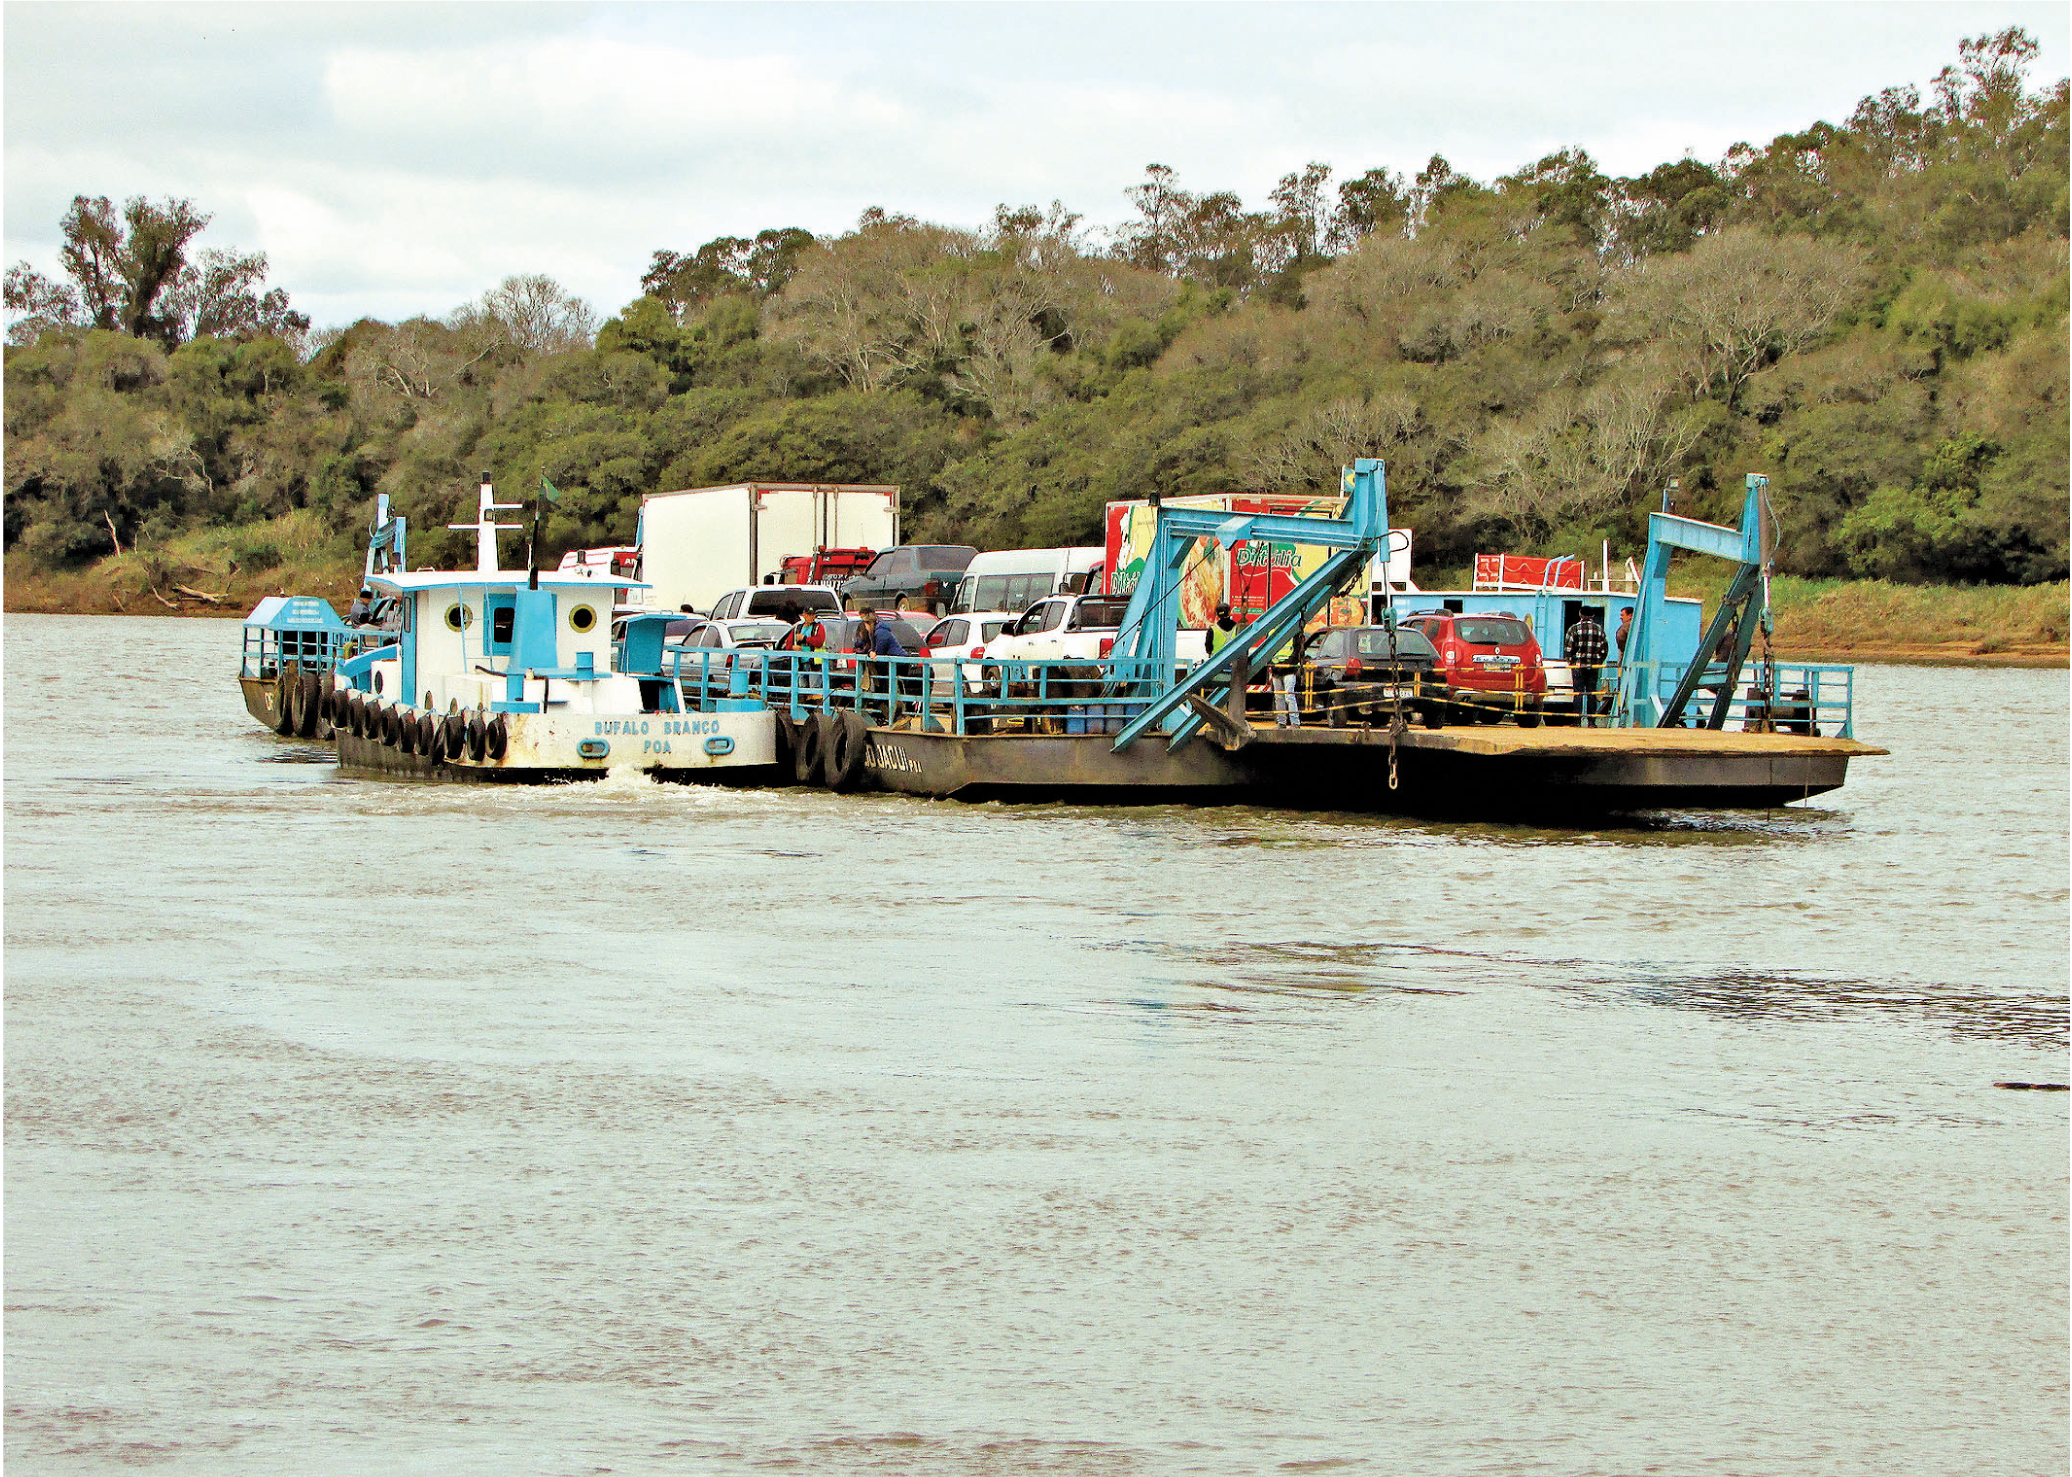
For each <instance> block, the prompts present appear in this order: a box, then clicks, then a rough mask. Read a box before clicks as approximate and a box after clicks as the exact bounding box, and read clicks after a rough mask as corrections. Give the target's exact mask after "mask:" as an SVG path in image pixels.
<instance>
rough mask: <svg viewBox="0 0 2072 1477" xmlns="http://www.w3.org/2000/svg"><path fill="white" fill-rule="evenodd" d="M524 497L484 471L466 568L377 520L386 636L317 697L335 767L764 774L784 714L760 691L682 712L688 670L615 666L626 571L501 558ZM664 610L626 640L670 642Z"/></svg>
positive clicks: (481, 773)
mask: <svg viewBox="0 0 2072 1477" xmlns="http://www.w3.org/2000/svg"><path fill="white" fill-rule="evenodd" d="M515 506H517V505H516V504H508V503H498V502H496V501H495V494H494V492H493V491H492V490H491V488H490V485H489V482H488V480H487V479H486V478H485V479H484V481H483V483H482V490H481V500H480V506H479V511H478V514H477V517H476V521H475V522H474V523H472V524H454V525H451V526H453V527H455V528H462V529H473V530H474V531H475V535H476V551H477V554H476V567H475V569H474V570H472V571H470V572H467V573H456V572H452V571H437V570H418V571H414V572H413V571H409V570H408V569H407V567H406V566H405V563H404V559H403V540H404V527H403V520H402V519H400V518H395V519H386V520H384V521H383V522H382V523H381V525H380V526H378V527H377V528H376V530H375V538H374V544H375V548H374V549H371V550H370V553H369V559H368V572H367V575H366V585H367V587H368V588H369V589H370V590H371V591H372V592H373V594H374V596H375V608H376V611H377V612H378V624H379V627H380V630H381V634H380V636H379V637H378V638H377V640H378V642H379V644H373V643H367V644H366V649H363V650H361V651H360V652H359V654H358V655H355V656H351V657H348V658H345V659H343V660H340V661H338V662H337V663H336V665H335V667H334V668H333V670H332V674H331V678H330V681H331V690H330V692H329V693H328V694H327V695H326V696H325V698H324V699H323V700H322V702H321V704H320V707H321V720H320V721H322V722H326V723H328V724H329V725H330V726H331V728H332V729H333V733H334V737H335V739H336V741H337V744H338V762H339V764H340V766H342V767H344V768H348V769H361V770H379V771H385V772H389V773H399V774H412V775H424V776H428V777H437V778H442V779H453V780H479V781H492V780H494V781H515V782H521V783H523V782H535V783H536V782H540V781H547V780H574V779H598V778H601V777H603V776H604V775H605V774H607V773H609V772H610V771H612V770H615V769H622V770H623V769H635V770H641V771H644V772H646V773H648V774H650V775H652V776H654V777H655V778H657V779H722V778H738V779H742V780H748V781H754V780H756V779H758V778H760V777H761V773H759V772H767V771H768V770H769V768H770V766H773V765H774V764H775V763H776V760H777V752H776V742H777V740H776V718H775V716H774V715H773V714H772V713H771V712H770V711H769V710H768V709H767V708H764V707H763V706H762V705H761V704H759V703H748V702H743V703H741V704H739V705H738V707H735V708H731V709H729V710H727V711H714V712H704V713H697V712H685V711H683V708H684V704H683V702H682V698H681V693H680V688H679V686H678V684H677V683H675V682H673V681H659V680H653V679H652V678H650V679H645V680H644V679H643V678H642V677H640V676H637V675H626V674H624V673H621V672H618V671H615V670H613V666H612V640H613V632H612V598H613V596H614V594H615V593H616V592H617V591H618V590H619V589H621V588H625V587H626V583H627V582H626V581H625V580H623V579H619V578H614V579H613V580H612V581H611V582H610V583H605V582H603V581H600V580H597V579H593V578H591V577H590V576H589V573H588V572H582V573H576V572H558V573H550V574H542V573H540V572H539V570H538V569H537V568H534V569H529V570H506V569H499V568H498V567H497V551H496V535H497V533H498V531H499V529H506V528H514V527H518V526H520V525H514V524H498V523H497V522H496V521H495V520H496V514H497V513H498V512H499V511H502V510H504V509H507V508H511V507H515ZM376 551H379V553H380V555H381V557H379V558H377V557H376ZM667 621H668V617H667V616H666V615H655V616H639V617H635V618H634V619H633V620H632V621H630V622H628V626H629V630H628V631H627V633H626V639H627V640H628V641H629V643H631V644H633V645H636V646H638V645H645V644H649V643H651V644H653V645H654V646H655V647H656V648H657V649H658V650H659V648H660V645H661V638H662V628H663V626H664V625H666V623H667ZM649 626H652V627H653V629H652V630H651V631H650V630H648V629H647V627H649ZM347 629H348V630H351V629H353V628H351V627H348V628H347Z"/></svg>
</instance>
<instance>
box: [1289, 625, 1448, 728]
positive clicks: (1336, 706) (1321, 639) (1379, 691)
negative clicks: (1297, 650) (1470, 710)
mask: <svg viewBox="0 0 2072 1477" xmlns="http://www.w3.org/2000/svg"><path fill="white" fill-rule="evenodd" d="M1303 659H1304V660H1305V661H1307V662H1308V663H1309V664H1310V672H1311V678H1310V680H1311V691H1312V695H1313V697H1312V700H1313V701H1314V702H1315V704H1316V706H1317V707H1319V708H1321V709H1323V711H1324V719H1325V722H1327V723H1329V724H1330V725H1331V726H1332V727H1333V728H1338V727H1342V726H1344V725H1345V724H1346V723H1347V722H1348V721H1350V720H1352V719H1354V718H1359V719H1361V720H1362V721H1364V722H1368V723H1374V722H1379V721H1385V720H1386V719H1387V717H1388V709H1386V708H1385V707H1382V706H1381V704H1383V703H1386V702H1389V701H1392V700H1400V701H1402V702H1403V703H1404V704H1406V710H1407V711H1409V712H1413V713H1415V714H1416V715H1417V716H1418V717H1419V718H1421V719H1423V720H1424V724H1425V726H1426V727H1427V728H1438V727H1440V726H1442V725H1443V724H1444V723H1445V721H1446V701H1445V696H1444V693H1443V691H1442V683H1443V679H1442V678H1441V677H1440V676H1439V675H1438V672H1439V653H1438V650H1437V649H1436V648H1435V647H1433V645H1432V643H1431V642H1430V641H1428V640H1426V639H1425V637H1424V634H1423V633H1422V632H1420V631H1413V630H1409V629H1407V628H1405V627H1403V626H1400V625H1399V626H1398V627H1397V628H1396V629H1395V630H1394V631H1393V632H1391V631H1390V630H1389V628H1388V627H1387V626H1332V627H1330V628H1328V629H1326V630H1322V631H1318V632H1317V633H1316V634H1315V635H1313V636H1311V637H1310V638H1309V644H1308V646H1306V647H1305V648H1304V649H1303Z"/></svg>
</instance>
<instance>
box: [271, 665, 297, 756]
mask: <svg viewBox="0 0 2072 1477" xmlns="http://www.w3.org/2000/svg"><path fill="white" fill-rule="evenodd" d="M301 676H302V663H300V662H289V663H288V664H287V665H286V666H285V667H282V668H281V669H280V671H279V672H278V673H277V674H275V676H274V679H273V711H274V720H273V731H274V732H275V733H277V734H279V735H281V736H282V737H283V738H286V737H287V736H288V735H289V734H291V733H293V732H294V731H295V689H296V687H297V686H298V685H299V681H300V678H301Z"/></svg>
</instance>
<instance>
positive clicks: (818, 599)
mask: <svg viewBox="0 0 2072 1477" xmlns="http://www.w3.org/2000/svg"><path fill="white" fill-rule="evenodd" d="M808 610H824V611H826V612H827V613H828V614H830V615H839V614H840V613H841V610H842V602H841V600H840V599H839V598H838V597H837V596H836V595H835V592H834V591H833V590H832V589H830V588H828V587H827V586H826V585H749V586H747V587H746V588H744V589H739V590H729V591H727V593H726V594H724V595H722V596H720V597H719V599H717V600H715V601H713V602H712V609H711V610H710V611H708V612H706V614H707V616H708V618H709V619H712V620H716V621H730V620H746V619H747V618H749V617H750V616H768V617H769V618H770V619H772V620H780V621H795V620H797V619H798V618H799V616H800V615H801V614H802V613H803V612H805V611H808Z"/></svg>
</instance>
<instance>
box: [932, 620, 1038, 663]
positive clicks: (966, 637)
mask: <svg viewBox="0 0 2072 1477" xmlns="http://www.w3.org/2000/svg"><path fill="white" fill-rule="evenodd" d="M1020 618H1021V617H1019V616H1018V615H1016V614H1015V613H1014V612H1013V611H1010V610H974V611H970V612H968V613H966V614H961V615H950V616H944V617H943V618H942V619H941V620H939V621H937V622H936V623H935V624H934V625H933V626H932V627H930V628H929V631H928V634H927V635H925V636H923V637H922V638H921V645H922V647H923V651H922V655H924V656H978V655H980V654H981V650H982V648H983V647H984V646H985V644H986V643H987V642H988V641H991V640H992V639H993V638H994V637H995V636H997V635H999V634H1000V633H1001V632H1002V631H1004V630H1006V629H1007V628H1008V627H1009V626H1011V625H1013V624H1014V623H1015V622H1016V621H1017V620H1019V619H1020Z"/></svg>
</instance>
